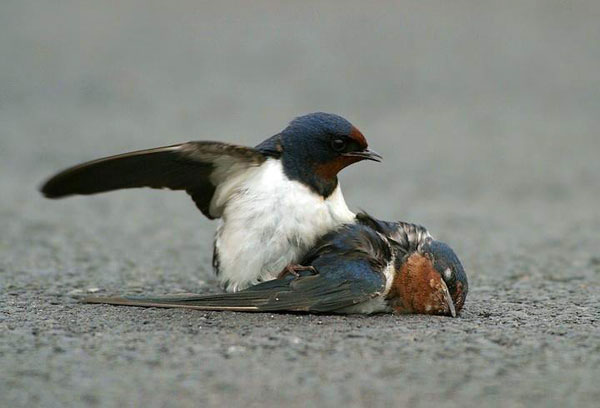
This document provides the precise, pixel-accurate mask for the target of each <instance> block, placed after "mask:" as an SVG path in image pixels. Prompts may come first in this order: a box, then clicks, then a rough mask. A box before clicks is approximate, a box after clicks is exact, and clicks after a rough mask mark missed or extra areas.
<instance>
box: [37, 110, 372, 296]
mask: <svg viewBox="0 0 600 408" xmlns="http://www.w3.org/2000/svg"><path fill="white" fill-rule="evenodd" d="M362 160H373V161H381V156H380V155H378V154H377V153H375V152H372V151H370V150H369V149H368V143H367V141H366V139H365V137H364V136H363V135H362V133H361V132H360V131H359V130H358V129H357V128H355V127H354V126H353V125H352V124H351V123H350V122H348V121H347V120H346V119H344V118H342V117H340V116H338V115H333V114H328V113H320V112H319V113H312V114H308V115H305V116H301V117H298V118H296V119H294V120H293V121H292V122H290V124H289V125H288V126H287V127H286V128H285V129H284V130H283V131H281V132H280V133H278V134H276V135H275V136H273V137H271V138H269V139H267V140H265V141H264V142H262V143H261V144H259V145H258V146H256V147H255V148H251V147H245V146H237V145H232V144H226V143H221V142H207V141H200V142H188V143H183V144H178V145H173V146H167V147H159V148H156V149H148V150H140V151H136V152H131V153H125V154H121V155H117V156H112V157H107V158H103V159H98V160H94V161H91V162H87V163H83V164H80V165H78V166H75V167H71V168H69V169H66V170H64V171H62V172H60V173H58V174H57V175H55V176H53V177H52V178H50V179H49V180H48V181H47V182H46V183H45V184H44V185H43V186H42V188H41V192H42V193H43V194H44V195H45V196H46V197H47V198H62V197H66V196H70V195H75V194H83V195H88V194H96V193H102V192H106V191H112V190H119V189H124V188H134V187H152V188H168V189H171V190H185V191H186V192H187V193H188V194H189V195H190V196H191V197H192V199H193V200H194V202H195V203H196V206H197V207H198V209H200V211H202V213H203V214H204V215H205V216H207V217H208V218H210V219H216V218H220V222H219V226H218V228H217V233H216V237H215V243H214V253H213V254H214V255H213V266H214V268H215V271H216V273H217V275H218V278H219V280H220V283H221V285H222V286H223V287H224V288H225V289H226V290H227V291H230V292H236V291H238V290H242V289H244V288H247V287H248V286H251V285H254V284H256V283H258V282H261V281H266V280H270V279H273V278H275V277H276V276H277V275H278V274H279V272H280V271H281V270H282V269H283V268H284V267H286V266H288V265H290V264H291V265H293V264H296V263H297V262H298V261H300V260H301V259H302V257H303V256H304V255H305V254H306V252H307V251H308V250H309V249H310V248H311V247H312V246H313V245H314V244H315V242H316V240H317V239H318V238H319V237H320V236H322V235H323V234H325V233H327V232H328V231H330V230H332V229H335V228H336V227H338V226H340V225H342V224H345V223H349V222H354V219H355V214H354V213H352V212H351V211H350V210H349V209H348V206H347V205H346V202H345V201H344V197H343V195H342V191H341V189H340V186H339V183H338V178H337V175H338V173H339V172H340V171H341V170H342V169H343V168H345V167H347V166H349V165H351V164H353V163H356V162H359V161H362Z"/></svg>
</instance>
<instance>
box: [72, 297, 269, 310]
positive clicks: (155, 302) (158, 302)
mask: <svg viewBox="0 0 600 408" xmlns="http://www.w3.org/2000/svg"><path fill="white" fill-rule="evenodd" d="M240 297H241V298H242V299H240ZM244 298H246V299H244ZM83 302H84V303H96V304H106V305H118V306H137V307H159V308H169V309H170V308H180V309H195V310H206V311H238V312H259V311H261V309H260V307H259V306H258V305H257V304H258V303H262V302H258V299H248V298H247V297H246V296H239V294H236V293H231V294H222V295H194V294H185V295H169V296H158V297H144V296H124V297H119V296H114V297H95V296H92V297H87V298H85V299H83Z"/></svg>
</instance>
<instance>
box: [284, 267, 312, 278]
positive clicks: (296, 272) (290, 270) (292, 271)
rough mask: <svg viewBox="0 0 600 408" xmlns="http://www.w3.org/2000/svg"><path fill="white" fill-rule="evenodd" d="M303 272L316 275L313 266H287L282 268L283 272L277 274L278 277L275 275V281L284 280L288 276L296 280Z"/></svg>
mask: <svg viewBox="0 0 600 408" xmlns="http://www.w3.org/2000/svg"><path fill="white" fill-rule="evenodd" d="M304 271H310V272H312V273H314V274H315V275H316V274H317V270H316V269H315V268H314V267H313V266H304V265H298V264H289V265H288V266H286V267H285V268H283V270H282V271H281V272H280V273H279V275H277V279H281V278H285V277H286V276H288V275H293V276H295V277H296V278H299V277H300V272H304Z"/></svg>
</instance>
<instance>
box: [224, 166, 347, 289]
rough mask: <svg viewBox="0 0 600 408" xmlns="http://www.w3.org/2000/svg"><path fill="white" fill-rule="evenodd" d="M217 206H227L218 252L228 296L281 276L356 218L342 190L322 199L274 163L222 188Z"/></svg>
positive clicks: (238, 177)
mask: <svg viewBox="0 0 600 408" xmlns="http://www.w3.org/2000/svg"><path fill="white" fill-rule="evenodd" d="M215 203H216V204H218V205H223V203H224V211H223V217H222V219H221V222H220V225H219V228H218V230H217V238H216V241H215V247H216V250H217V252H218V254H219V280H220V281H221V284H222V285H223V286H224V287H226V288H227V290H229V291H238V290H241V289H244V288H246V287H248V286H250V285H253V284H255V283H257V282H259V281H264V280H270V279H273V278H275V277H277V275H278V274H279V272H281V271H282V270H283V268H284V267H285V266H286V265H288V264H290V263H295V262H299V261H300V258H301V257H302V256H303V255H304V254H305V253H306V251H307V250H308V249H309V248H310V247H312V246H313V245H314V244H315V241H316V240H317V238H319V237H320V236H321V235H323V234H325V233H326V232H328V231H330V230H331V229H333V228H335V227H337V226H339V225H342V224H346V223H350V222H354V219H355V214H354V213H352V212H351V211H350V210H349V209H348V207H347V205H346V202H345V201H344V197H343V195H342V191H341V189H340V187H339V186H338V187H337V189H336V190H335V191H334V193H333V194H332V195H331V196H330V197H328V198H327V199H324V198H323V197H321V196H319V195H318V194H316V193H314V192H313V191H312V190H310V189H309V188H308V187H307V186H305V185H303V184H302V183H300V182H297V181H292V180H289V179H288V178H287V177H286V176H285V174H284V173H283V168H282V165H281V161H279V160H275V159H269V160H267V161H266V162H265V163H264V164H263V165H261V166H260V167H257V168H254V169H251V170H249V171H247V172H245V173H244V174H241V175H239V176H237V177H234V178H232V179H231V180H228V181H227V182H226V183H223V184H222V185H220V186H219V188H218V189H217V191H216V193H215V197H214V199H213V204H215Z"/></svg>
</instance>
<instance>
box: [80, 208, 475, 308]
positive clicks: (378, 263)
mask: <svg viewBox="0 0 600 408" xmlns="http://www.w3.org/2000/svg"><path fill="white" fill-rule="evenodd" d="M357 220H358V222H357V223H354V224H346V225H344V226H342V227H340V228H338V229H336V230H335V231H332V232H329V233H328V234H326V235H325V236H323V237H322V238H321V239H320V240H319V241H318V242H317V244H316V245H315V247H314V248H312V249H311V250H310V251H309V252H308V253H307V254H306V256H305V257H304V259H303V260H302V262H301V265H302V266H303V268H302V269H298V268H297V269H295V270H291V271H288V270H284V271H283V272H282V274H281V275H280V276H279V277H278V278H277V279H274V280H271V281H269V282H264V283H260V284H258V285H256V286H253V287H250V288H248V289H246V290H243V291H240V292H237V293H225V294H221V295H175V296H164V297H155V298H149V297H113V298H108V297H104V298H103V297H92V298H87V299H86V300H85V301H86V302H88V303H104V304H113V305H126V306H143V307H168V308H171V307H176V308H189V309H199V310H217V311H225V310H229V311H244V312H284V311H290V312H314V313H343V314H350V313H361V314H372V313H384V312H396V313H400V314H407V313H418V314H438V315H446V316H453V317H456V316H457V313H459V312H460V311H461V309H462V307H463V305H464V302H465V299H466V296H467V292H468V288H469V287H468V283H467V276H466V274H465V272H464V269H463V267H462V265H461V263H460V261H459V259H458V258H457V256H456V254H455V253H454V251H452V249H451V248H450V247H449V246H448V245H446V244H444V243H443V242H440V241H436V240H434V239H433V238H432V237H431V235H430V234H429V232H427V230H426V229H425V228H423V227H421V226H418V225H414V224H407V223H403V222H396V223H391V222H383V221H379V220H376V219H374V218H371V217H370V216H368V215H366V214H359V215H358V216H357Z"/></svg>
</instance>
